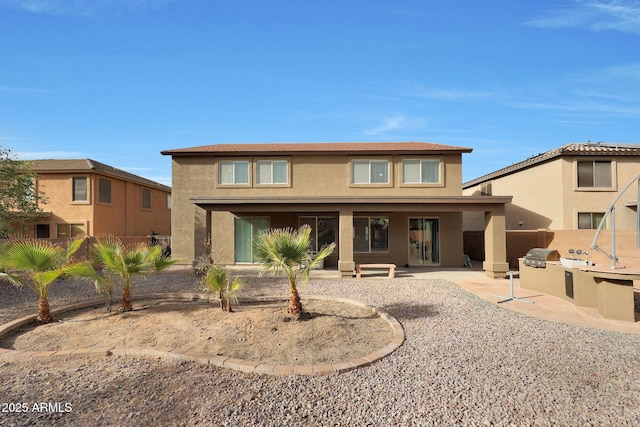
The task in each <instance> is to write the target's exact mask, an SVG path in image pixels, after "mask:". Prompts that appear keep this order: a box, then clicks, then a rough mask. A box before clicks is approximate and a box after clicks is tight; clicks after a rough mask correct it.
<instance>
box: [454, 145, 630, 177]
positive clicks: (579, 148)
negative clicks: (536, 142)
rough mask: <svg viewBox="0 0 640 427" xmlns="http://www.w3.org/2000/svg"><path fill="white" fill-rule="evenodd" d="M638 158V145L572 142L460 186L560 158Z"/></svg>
mask: <svg viewBox="0 0 640 427" xmlns="http://www.w3.org/2000/svg"><path fill="white" fill-rule="evenodd" d="M569 155H571V156H640V144H615V143H605V142H572V143H570V144H566V145H563V146H562V147H559V148H554V149H553V150H549V151H545V152H544V153H541V154H538V155H535V156H532V157H529V158H528V159H526V160H523V161H521V162H518V163H514V164H512V165H511V166H507V167H505V168H502V169H498V170H497V171H495V172H491V173H489V174H486V175H483V176H481V177H479V178H475V179H473V180H471V181H467V182H465V183H463V184H462V188H469V187H473V186H475V185H478V184H481V183H483V182H486V181H490V180H492V179H496V178H500V177H503V176H506V175H510V174H512V173H515V172H518V171H520V170H523V169H527V168H530V167H532V166H535V165H537V164H540V163H544V162H547V161H549V160H551V159H555V158H557V157H560V156H569Z"/></svg>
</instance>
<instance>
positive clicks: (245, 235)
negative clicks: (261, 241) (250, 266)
mask: <svg viewBox="0 0 640 427" xmlns="http://www.w3.org/2000/svg"><path fill="white" fill-rule="evenodd" d="M268 228H269V218H267V217H239V218H236V219H235V239H234V243H235V262H253V251H252V245H253V241H254V240H255V239H256V238H257V237H258V236H259V235H260V233H262V232H263V231H265V230H267V229H268Z"/></svg>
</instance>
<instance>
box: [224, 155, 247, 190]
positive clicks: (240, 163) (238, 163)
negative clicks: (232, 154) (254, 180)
mask: <svg viewBox="0 0 640 427" xmlns="http://www.w3.org/2000/svg"><path fill="white" fill-rule="evenodd" d="M219 168H220V174H219V175H220V176H219V177H218V182H219V183H220V184H248V183H249V162H248V161H247V160H222V161H220V163H219Z"/></svg>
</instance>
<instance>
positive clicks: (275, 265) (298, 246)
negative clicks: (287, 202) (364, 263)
mask: <svg viewBox="0 0 640 427" xmlns="http://www.w3.org/2000/svg"><path fill="white" fill-rule="evenodd" d="M310 235H311V227H309V226H308V225H303V226H302V227H300V229H299V230H294V229H291V228H280V229H272V230H268V231H266V232H264V233H263V234H261V235H260V236H259V238H258V239H256V241H255V242H254V244H253V254H254V258H255V260H256V261H257V262H258V263H260V264H261V268H260V274H261V275H262V274H264V273H266V272H268V271H272V272H274V273H284V274H285V275H286V276H287V279H289V307H288V309H287V312H288V313H290V314H300V313H302V312H303V308H302V303H301V302H300V295H299V294H298V288H297V281H298V279H304V280H305V281H307V282H308V281H309V272H310V271H311V269H312V268H314V267H316V266H317V265H318V264H319V263H320V261H321V260H322V259H324V258H326V257H327V256H329V255H330V254H331V253H332V252H333V250H334V248H335V246H336V245H335V243H331V244H330V245H327V246H324V247H322V249H320V251H319V252H318V253H317V255H316V256H315V257H312V256H311V255H310V254H309V250H310V248H309V242H310Z"/></svg>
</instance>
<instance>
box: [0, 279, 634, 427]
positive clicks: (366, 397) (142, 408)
mask: <svg viewBox="0 0 640 427" xmlns="http://www.w3.org/2000/svg"><path fill="white" fill-rule="evenodd" d="M247 281H248V282H249V283H250V285H248V286H246V287H245V288H243V291H242V295H245V296H254V295H282V294H283V292H284V293H285V294H286V292H287V285H286V282H285V280H283V279H278V278H264V279H251V278H249V279H247ZM163 291H166V292H174V291H178V292H197V291H200V289H199V286H198V285H197V280H196V279H195V278H194V277H193V276H192V275H191V274H190V273H188V272H186V271H172V272H169V273H165V274H163V275H153V276H149V277H147V278H146V279H145V280H143V281H141V282H139V283H138V284H137V285H135V287H134V290H133V292H134V295H135V293H144V292H163ZM300 291H301V295H302V298H303V302H304V296H305V295H310V294H321V295H333V296H337V297H347V298H353V299H356V300H359V301H362V302H365V303H368V304H371V305H375V306H377V307H379V308H381V309H382V310H385V311H387V312H389V313H390V314H392V315H393V316H395V318H396V319H397V320H398V321H400V322H401V323H402V325H403V327H404V328H405V334H406V341H405V343H404V344H403V345H402V346H401V347H400V348H399V349H397V350H396V351H395V352H394V353H392V354H391V355H390V356H388V357H386V358H384V359H382V360H380V361H378V362H376V363H374V364H372V365H370V366H367V367H364V368H360V369H357V370H354V371H351V372H347V373H344V374H340V375H334V376H328V377H300V376H288V377H272V376H261V375H255V374H243V373H241V372H237V371H231V370H224V369H220V368H216V367H211V366H204V365H199V364H196V363H191V362H184V361H174V360H165V359H152V358H134V357H115V356H111V357H104V358H98V359H76V360H65V361H60V360H51V361H29V362H8V361H2V360H1V359H0V384H1V386H0V405H1V407H0V425H2V426H5V425H7V426H23V425H50V426H58V425H83V426H103V425H104V426H106V425H118V426H127V425H130V426H138V425H145V426H151V425H153V426H159V425H167V426H169V425H184V426H192V425H214V424H215V425H223V426H253V425H255V426H282V425H290V426H429V425H438V426H439V425H472V426H474V425H481V426H484V425H486V426H490V425H495V426H507V425H525V426H529V425H531V426H547V425H554V426H574V425H575V426H589V425H591V426H602V425H611V426H624V425H629V426H636V425H640V375H639V374H638V368H639V367H640V336H638V335H627V334H621V333H616V332H607V331H599V330H591V329H586V328H580V327H575V326H570V325H565V324H560V323H551V322H546V321H542V320H538V319H533V318H529V317H526V316H523V315H521V314H518V313H515V312H512V311H509V310H507V309H504V308H501V307H499V306H496V305H494V304H491V303H488V302H486V301H484V300H482V299H479V298H478V297H476V296H475V295H473V294H470V293H468V292H466V291H464V290H462V289H460V288H459V287H458V286H456V285H455V284H453V283H451V282H448V281H446V280H418V279H393V280H388V279H379V278H375V279H368V280H355V279H342V280H313V281H312V282H311V284H310V285H309V286H301V287H300ZM93 297H95V291H94V290H93V288H92V285H91V284H87V283H78V282H74V281H64V282H63V283H59V284H56V285H54V287H53V288H52V291H51V294H50V302H51V306H52V308H56V307H59V306H61V305H64V304H65V303H70V302H75V301H77V300H78V299H82V298H93ZM35 309H36V300H35V297H34V296H33V295H32V294H31V293H30V292H29V291H28V290H16V289H15V288H13V287H11V286H9V285H6V284H0V322H1V323H4V322H7V321H9V320H13V319H14V318H17V317H21V316H24V315H28V314H32V313H34V312H35ZM141 333H144V332H143V331H141ZM18 411H20V412H18Z"/></svg>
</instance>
